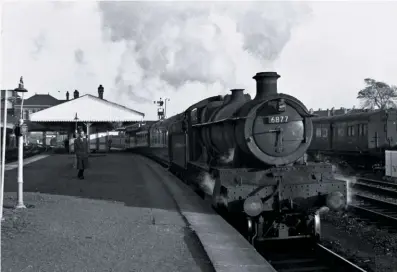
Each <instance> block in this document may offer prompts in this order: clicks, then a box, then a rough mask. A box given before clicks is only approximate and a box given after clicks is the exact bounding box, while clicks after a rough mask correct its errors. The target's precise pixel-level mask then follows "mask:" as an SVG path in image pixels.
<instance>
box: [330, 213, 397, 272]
mask: <svg viewBox="0 0 397 272" xmlns="http://www.w3.org/2000/svg"><path fill="white" fill-rule="evenodd" d="M322 228H323V229H322V236H323V240H324V245H325V246H328V247H329V248H330V249H332V250H334V251H335V252H337V253H339V254H340V255H341V256H343V257H345V258H347V259H349V260H350V261H352V262H353V263H355V264H357V265H358V266H360V267H361V268H363V269H365V270H367V271H376V272H386V271H387V272H394V271H397V233H393V232H392V231H391V230H389V231H388V230H387V229H382V228H379V227H377V226H374V225H372V224H369V223H368V224H367V223H366V222H365V221H362V220H360V219H358V218H356V217H355V216H353V215H350V214H348V213H342V212H339V213H337V212H328V213H327V214H324V215H322Z"/></svg>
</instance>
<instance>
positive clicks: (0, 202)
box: [0, 90, 9, 220]
mask: <svg viewBox="0 0 397 272" xmlns="http://www.w3.org/2000/svg"><path fill="white" fill-rule="evenodd" d="M1 91H2V92H3V91H4V115H3V142H2V145H1V189H0V190H1V192H0V194H1V196H0V218H1V220H3V200H4V171H5V169H4V168H5V160H6V134H7V104H8V103H7V102H8V101H7V100H8V97H7V95H8V92H9V90H1Z"/></svg>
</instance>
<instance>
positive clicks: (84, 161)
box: [74, 128, 88, 179]
mask: <svg viewBox="0 0 397 272" xmlns="http://www.w3.org/2000/svg"><path fill="white" fill-rule="evenodd" d="M74 152H75V154H76V168H77V169H78V170H79V172H78V174H77V177H78V178H79V179H84V170H85V169H87V168H88V142H87V139H86V138H85V137H84V131H83V130H82V129H81V128H79V129H78V132H77V139H76V140H75V141H74Z"/></svg>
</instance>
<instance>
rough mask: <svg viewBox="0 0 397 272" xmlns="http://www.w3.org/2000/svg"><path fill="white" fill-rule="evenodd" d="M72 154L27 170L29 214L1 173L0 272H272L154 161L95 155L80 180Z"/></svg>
mask: <svg viewBox="0 0 397 272" xmlns="http://www.w3.org/2000/svg"><path fill="white" fill-rule="evenodd" d="M73 159H74V157H73V156H72V155H66V154H65V155H51V156H48V157H45V158H41V159H40V160H36V161H34V162H31V163H29V164H26V165H25V167H24V191H25V194H24V199H25V205H26V206H27V209H22V210H14V209H13V208H12V207H13V205H15V203H16V189H17V184H16V176H17V169H16V168H15V169H11V168H10V169H8V171H6V172H5V180H6V182H5V199H4V206H5V209H4V221H3V222H2V271H7V272H14V271H15V272H16V271H18V272H19V271H24V272H30V271H34V272H37V271H48V272H50V271H51V272H58V271H71V272H77V271H79V272H80V271H81V272H83V271H90V272H91V271H95V272H101V271H116V272H129V271H143V272H146V271H148V272H150V271H165V272H171V271H182V272H183V271H189V272H193V271H231V272H234V271H261V272H265V271H274V270H273V268H272V267H271V266H270V265H269V264H268V263H267V262H266V260H264V259H263V258H262V257H261V256H260V255H259V253H257V252H256V251H255V250H254V249H253V248H252V247H251V246H250V245H249V243H248V242H247V241H246V240H245V239H244V238H243V237H242V236H241V235H239V234H238V233H237V232H236V231H235V230H234V229H233V228H232V227H230V226H229V225H228V224H227V223H226V222H225V221H224V220H223V219H222V218H220V216H219V215H217V214H215V212H214V211H213V210H212V209H210V208H209V207H208V206H207V205H205V204H204V203H203V201H202V200H201V199H200V198H199V197H198V196H197V195H196V194H195V193H194V192H193V191H192V190H191V189H190V188H189V187H187V186H186V185H185V184H183V183H182V182H180V181H179V180H178V179H176V178H175V177H174V176H173V175H172V174H170V173H169V172H167V171H166V170H165V169H163V168H162V167H161V166H160V165H158V164H156V163H154V162H152V161H151V160H149V159H147V158H144V157H141V156H138V155H132V154H128V153H112V154H106V155H105V154H103V155H102V154H97V155H95V154H93V156H92V157H90V168H89V169H88V170H86V173H85V179H84V180H79V179H77V178H76V175H77V172H76V170H75V169H73V167H72V165H73Z"/></svg>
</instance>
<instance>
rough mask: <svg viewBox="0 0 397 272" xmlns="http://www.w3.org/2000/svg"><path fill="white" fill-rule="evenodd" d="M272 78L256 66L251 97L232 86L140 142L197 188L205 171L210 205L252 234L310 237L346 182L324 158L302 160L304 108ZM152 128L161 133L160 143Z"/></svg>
mask: <svg viewBox="0 0 397 272" xmlns="http://www.w3.org/2000/svg"><path fill="white" fill-rule="evenodd" d="M279 77H280V76H279V75H278V74H277V73H275V72H262V73H257V74H256V75H255V76H254V77H253V78H254V79H255V80H256V96H255V98H254V99H251V97H250V95H248V94H244V90H242V89H234V90H231V94H230V95H226V96H213V97H209V98H207V99H204V100H202V101H200V102H198V103H196V104H194V105H192V106H190V107H189V108H188V109H187V110H186V111H184V112H183V113H181V114H179V115H176V116H173V117H171V118H169V119H166V120H163V121H159V122H158V123H156V124H154V125H151V126H150V128H147V129H148V131H149V134H150V135H151V136H149V137H148V139H149V140H148V147H149V148H148V149H149V150H150V151H149V152H150V154H152V155H153V156H155V157H157V158H160V155H159V154H162V155H161V160H163V161H166V163H167V164H168V165H169V166H170V169H171V171H174V172H176V173H177V174H178V175H179V176H182V177H184V179H185V180H187V181H188V182H189V183H190V184H194V185H195V186H197V187H202V184H203V179H202V178H197V176H200V177H202V176H203V174H204V176H207V179H208V176H209V179H210V180H212V182H213V183H214V188H213V190H212V191H211V192H210V193H209V196H210V197H211V198H212V203H213V206H214V207H215V208H216V209H217V210H218V211H221V212H222V213H224V212H225V213H227V214H228V216H229V217H232V218H234V219H236V218H238V221H239V222H242V223H243V225H244V228H245V230H246V231H247V234H248V236H249V238H250V239H251V240H252V241H254V240H255V241H258V240H259V241H264V240H275V239H291V238H315V239H318V238H319V237H320V216H319V210H320V209H321V208H323V207H324V206H326V207H328V208H330V209H342V208H344V207H345V205H346V194H347V191H346V190H347V189H346V183H345V182H344V181H339V180H336V179H334V177H333V173H332V167H331V165H328V164H324V163H310V164H308V163H306V162H305V160H304V159H303V158H304V156H305V153H306V151H307V149H308V147H309V145H310V142H311V140H312V133H313V124H312V120H311V118H312V115H311V114H310V113H309V111H308V110H307V108H306V107H305V105H304V104H303V103H302V102H300V101H299V100H298V99H297V98H295V97H293V96H290V95H287V94H282V93H278V91H277V80H278V78H279ZM141 129H142V128H141ZM157 131H163V132H165V133H166V145H164V146H163V148H158V141H157V140H156V137H153V135H158V132H157ZM159 133H160V134H161V132H159ZM159 137H163V136H159ZM150 139H153V142H152V140H150ZM164 152H166V153H167V156H165V155H164Z"/></svg>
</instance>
